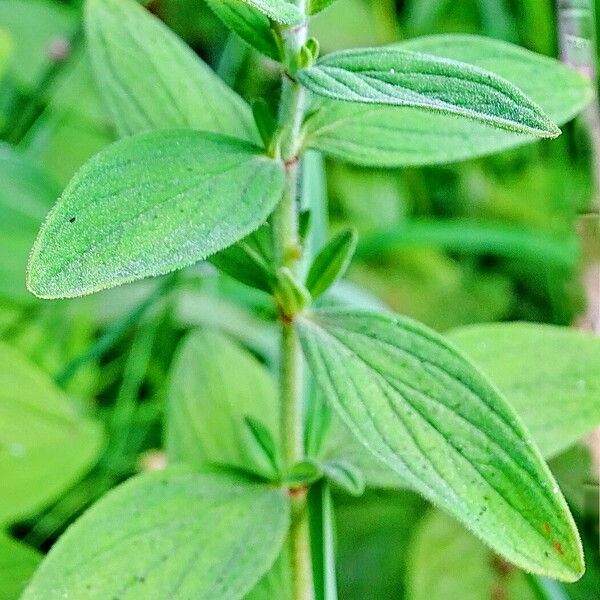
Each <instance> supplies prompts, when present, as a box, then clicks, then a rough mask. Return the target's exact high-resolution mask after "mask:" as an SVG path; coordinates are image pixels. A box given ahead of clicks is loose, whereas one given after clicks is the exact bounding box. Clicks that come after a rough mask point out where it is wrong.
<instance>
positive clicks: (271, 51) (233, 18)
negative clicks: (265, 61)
mask: <svg viewBox="0 0 600 600" xmlns="http://www.w3.org/2000/svg"><path fill="white" fill-rule="evenodd" d="M206 3H207V4H208V6H209V7H210V8H211V9H212V11H213V12H214V13H215V14H216V15H217V17H219V19H221V21H223V23H224V24H225V26H226V27H228V28H229V29H231V31H233V32H234V33H236V34H237V35H239V36H240V37H241V38H242V39H243V40H244V41H245V42H246V43H247V44H249V45H250V46H252V47H253V48H256V50H258V51H259V52H262V54H264V55H266V56H268V57H270V58H272V59H273V60H279V58H280V56H279V55H280V51H279V47H278V45H277V41H276V37H275V34H274V31H273V29H272V28H271V22H270V21H269V19H268V18H267V17H266V16H265V15H264V14H262V13H260V12H258V11H257V10H255V9H254V8H252V6H250V5H249V4H245V3H244V2H240V0H206Z"/></svg>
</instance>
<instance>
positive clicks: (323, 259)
mask: <svg viewBox="0 0 600 600" xmlns="http://www.w3.org/2000/svg"><path fill="white" fill-rule="evenodd" d="M357 240H358V236H357V234H356V230H354V229H346V230H344V231H341V232H340V233H338V234H337V235H336V236H335V237H333V238H332V239H331V240H330V241H329V242H328V243H327V245H326V246H325V247H324V248H323V249H322V250H321V251H320V252H319V253H318V254H317V256H316V257H315V260H314V261H313V263H312V265H311V267H310V270H309V272H308V275H307V277H306V287H307V289H308V291H309V292H310V293H311V295H312V297H313V298H317V297H318V296H320V295H321V294H323V293H324V292H326V291H327V290H328V289H329V288H330V287H331V286H332V285H333V284H334V283H335V282H336V281H337V280H338V279H340V278H341V277H343V276H344V274H345V273H346V271H347V270H348V267H349V266H350V261H351V260H352V256H353V255H354V250H355V249H356V242H357Z"/></svg>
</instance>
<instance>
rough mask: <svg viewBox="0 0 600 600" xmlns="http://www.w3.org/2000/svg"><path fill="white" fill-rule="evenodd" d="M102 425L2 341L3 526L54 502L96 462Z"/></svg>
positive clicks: (0, 453)
mask: <svg viewBox="0 0 600 600" xmlns="http://www.w3.org/2000/svg"><path fill="white" fill-rule="evenodd" d="M102 445H103V436H102V432H101V429H100V427H99V426H98V425H97V424H96V423H94V422H92V421H90V420H88V419H84V418H83V417H82V416H81V415H79V414H78V413H77V411H76V410H75V407H74V406H73V405H72V404H71V402H70V401H69V399H68V398H67V397H66V396H65V395H64V394H63V393H62V392H61V391H60V390H59V389H58V388H57V387H56V386H55V385H54V383H53V382H52V381H51V380H50V378H49V377H47V376H46V374H45V373H43V372H41V371H40V370H39V369H38V368H37V367H36V366H35V365H33V364H31V363H29V361H28V360H27V359H26V358H25V357H23V356H22V355H21V354H19V353H18V352H16V351H15V350H14V349H12V348H10V347H9V346H6V345H4V344H0V480H1V481H2V494H0V524H7V523H11V522H14V521H16V520H18V519H21V518H24V517H28V516H30V515H32V514H33V513H34V512H35V511H37V510H40V509H42V508H43V507H44V506H46V505H47V504H48V503H50V502H52V501H53V500H54V499H55V498H56V497H57V496H59V495H60V493H61V492H63V491H64V490H66V489H67V488H68V487H69V486H71V485H72V484H73V483H75V482H76V481H77V480H78V479H79V478H80V477H81V476H82V475H83V474H84V473H85V472H86V471H87V470H88V469H89V468H90V467H91V466H92V464H93V463H94V461H95V460H96V458H97V457H98V455H99V453H100V451H101V449H102Z"/></svg>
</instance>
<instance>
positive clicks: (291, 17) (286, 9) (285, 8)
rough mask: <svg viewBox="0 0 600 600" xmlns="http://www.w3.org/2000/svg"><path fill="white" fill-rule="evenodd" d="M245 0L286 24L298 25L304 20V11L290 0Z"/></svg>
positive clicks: (268, 15)
mask: <svg viewBox="0 0 600 600" xmlns="http://www.w3.org/2000/svg"><path fill="white" fill-rule="evenodd" d="M243 2H245V3H246V4H249V5H250V6H252V7H254V8H255V9H256V10H259V11H260V12H261V13H263V15H266V16H267V17H269V19H271V20H273V21H277V22H278V23H283V24H284V25H298V24H299V23H301V22H302V20H303V16H302V13H301V12H300V11H299V10H298V8H297V7H296V6H295V5H294V4H292V3H291V2H288V0H243Z"/></svg>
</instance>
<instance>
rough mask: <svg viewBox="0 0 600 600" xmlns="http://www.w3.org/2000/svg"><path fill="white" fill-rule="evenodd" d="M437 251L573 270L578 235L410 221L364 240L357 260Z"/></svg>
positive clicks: (473, 222)
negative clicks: (413, 250) (412, 251)
mask: <svg viewBox="0 0 600 600" xmlns="http://www.w3.org/2000/svg"><path fill="white" fill-rule="evenodd" d="M419 247H424V248H426V247H435V248H441V249H444V250H447V251H450V252H460V253H461V254H466V253H472V254H479V255H486V254H488V255H492V256H498V257H501V258H516V259H519V260H527V261H529V262H531V263H535V264H536V265H544V266H546V267H548V266H553V267H555V268H561V269H562V268H568V269H572V268H573V267H574V265H575V264H576V263H577V261H578V260H579V255H580V247H579V243H578V239H577V236H576V235H574V234H573V235H569V236H557V235H556V234H548V233H547V232H545V231H536V230H534V229H532V228H531V227H530V226H525V225H515V224H506V223H504V224H499V223H490V222H488V221H476V220H471V219H437V218H436V219H430V218H429V219H428V218H419V219H411V220H410V221H409V222H405V223H402V224H401V225H399V226H396V227H394V228H390V229H376V230H375V231H373V232H372V233H369V234H367V235H366V236H364V237H361V240H360V243H359V244H358V248H357V256H359V257H361V258H368V257H373V256H376V255H378V254H382V253H384V252H387V251H391V250H393V251H398V250H401V249H405V248H419Z"/></svg>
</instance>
